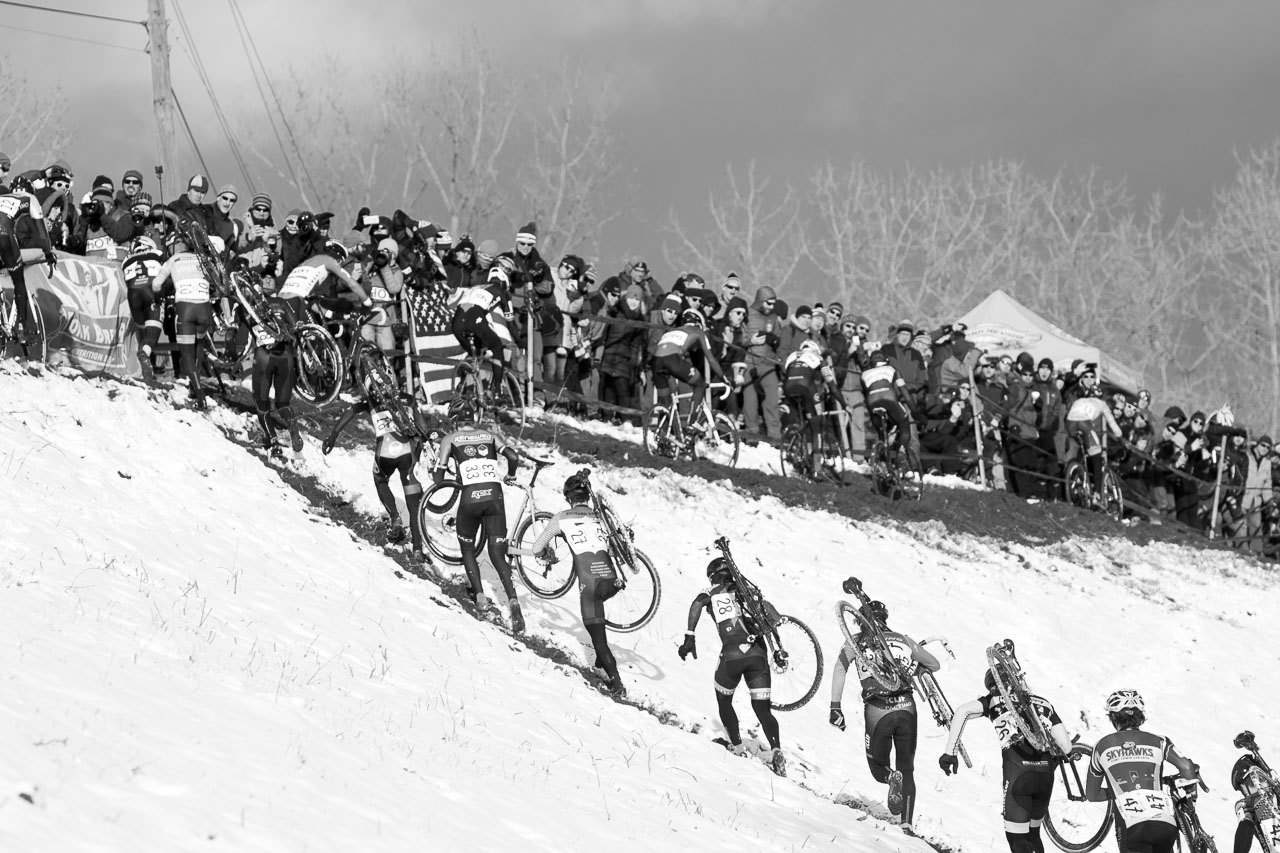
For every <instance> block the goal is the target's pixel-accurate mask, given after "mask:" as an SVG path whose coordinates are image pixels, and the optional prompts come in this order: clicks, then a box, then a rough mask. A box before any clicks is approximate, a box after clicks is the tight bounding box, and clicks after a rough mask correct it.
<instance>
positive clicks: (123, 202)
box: [113, 169, 142, 210]
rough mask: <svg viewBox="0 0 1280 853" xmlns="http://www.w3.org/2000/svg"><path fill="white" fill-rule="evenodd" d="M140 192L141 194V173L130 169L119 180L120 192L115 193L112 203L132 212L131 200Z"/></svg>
mask: <svg viewBox="0 0 1280 853" xmlns="http://www.w3.org/2000/svg"><path fill="white" fill-rule="evenodd" d="M140 192H142V173H141V172H139V171H138V170H137V169H130V170H129V171H127V172H125V173H124V177H122V178H121V179H120V191H119V192H118V193H116V195H115V198H114V199H113V203H114V204H115V206H116V207H123V208H124V209H125V210H132V209H133V200H134V198H135V197H136V196H137V195H138V193H140Z"/></svg>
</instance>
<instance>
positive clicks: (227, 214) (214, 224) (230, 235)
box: [204, 184, 240, 246]
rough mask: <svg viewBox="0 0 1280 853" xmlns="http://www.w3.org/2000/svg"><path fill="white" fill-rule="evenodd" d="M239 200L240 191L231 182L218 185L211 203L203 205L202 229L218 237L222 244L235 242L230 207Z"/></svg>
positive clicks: (211, 235)
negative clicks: (216, 192)
mask: <svg viewBox="0 0 1280 853" xmlns="http://www.w3.org/2000/svg"><path fill="white" fill-rule="evenodd" d="M239 200H240V193H239V192H237V191H236V188H235V186H234V185H233V184H223V185H222V186H220V187H218V194H217V195H216V196H214V198H213V204H206V205H205V206H204V230H205V231H206V232H208V234H209V236H210V237H220V238H221V239H222V243H223V245H226V246H232V245H235V242H236V226H235V223H234V222H232V220H231V209H232V208H234V207H235V206H236V202H237V201H239Z"/></svg>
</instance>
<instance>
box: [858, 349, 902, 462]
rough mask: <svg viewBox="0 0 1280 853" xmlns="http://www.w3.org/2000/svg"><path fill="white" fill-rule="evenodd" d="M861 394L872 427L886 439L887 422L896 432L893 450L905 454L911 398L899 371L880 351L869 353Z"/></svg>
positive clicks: (863, 373) (863, 372) (863, 374)
mask: <svg viewBox="0 0 1280 853" xmlns="http://www.w3.org/2000/svg"><path fill="white" fill-rule="evenodd" d="M862 391H863V393H864V394H866V397H867V413H868V414H869V415H870V416H871V423H872V424H874V425H875V427H876V429H877V430H879V431H880V432H882V433H884V434H885V435H886V436H887V435H888V432H887V430H886V428H885V426H884V421H885V419H886V418H888V420H889V422H890V423H892V424H893V425H894V426H895V427H897V429H898V436H897V439H896V440H895V441H894V445H893V447H894V449H895V450H896V451H899V452H901V451H903V450H906V449H907V447H908V441H909V439H910V436H911V420H910V415H908V411H909V410H908V408H907V401H908V400H910V399H911V394H910V392H909V391H908V390H907V383H906V382H905V381H904V380H903V378H902V376H901V375H900V374H899V373H898V369H897V368H896V367H894V366H893V364H891V363H890V362H889V357H888V356H887V355H885V354H884V352H883V351H881V350H876V351H875V352H873V353H871V356H870V358H869V359H868V365H867V368H866V369H865V370H863V371H862Z"/></svg>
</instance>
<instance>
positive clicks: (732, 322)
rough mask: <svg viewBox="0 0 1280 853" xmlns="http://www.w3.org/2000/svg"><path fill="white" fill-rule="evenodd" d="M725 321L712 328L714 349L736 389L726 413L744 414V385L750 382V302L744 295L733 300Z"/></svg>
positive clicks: (724, 371) (728, 305) (727, 308)
mask: <svg viewBox="0 0 1280 853" xmlns="http://www.w3.org/2000/svg"><path fill="white" fill-rule="evenodd" d="M725 309H726V310H725V316H724V319H723V320H718V321H716V322H714V323H713V324H712V327H711V350H712V353H713V354H714V355H715V357H716V359H717V360H718V361H719V362H720V370H721V372H723V373H724V375H725V378H726V379H727V380H728V381H729V383H730V384H731V385H732V386H733V392H732V393H731V394H730V395H729V396H728V398H727V399H726V400H725V405H724V410H725V411H726V412H728V413H729V414H730V415H735V416H736V415H737V414H738V413H739V412H741V411H742V403H741V399H740V398H741V396H742V386H743V385H744V384H745V383H746V381H747V301H746V300H745V299H743V298H742V297H740V296H735V297H733V298H732V299H730V300H729V302H728V304H727V305H726V306H725Z"/></svg>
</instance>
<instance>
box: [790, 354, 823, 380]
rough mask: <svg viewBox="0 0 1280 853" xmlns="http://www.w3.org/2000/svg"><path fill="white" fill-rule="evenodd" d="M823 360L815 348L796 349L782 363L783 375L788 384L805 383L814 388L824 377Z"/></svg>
mask: <svg viewBox="0 0 1280 853" xmlns="http://www.w3.org/2000/svg"><path fill="white" fill-rule="evenodd" d="M822 362H823V358H822V356H821V355H820V354H818V353H816V352H814V351H813V350H805V349H801V350H796V351H795V352H793V353H791V355H789V356H787V358H786V361H784V362H783V363H782V375H783V377H784V378H785V380H786V383H787V384H788V385H794V384H801V383H803V384H805V385H807V386H809V387H810V388H812V387H814V385H815V384H816V383H817V382H818V381H819V380H820V379H821V378H822Z"/></svg>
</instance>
